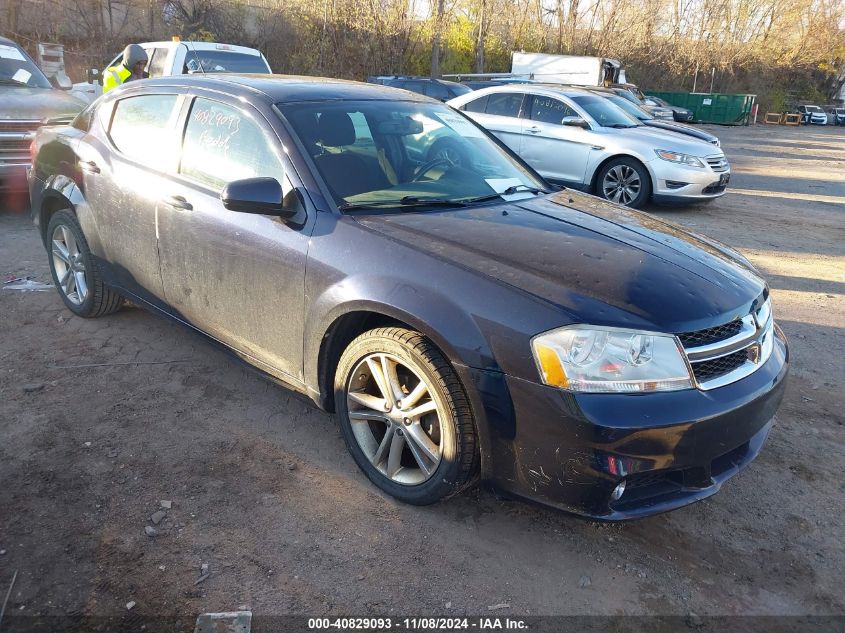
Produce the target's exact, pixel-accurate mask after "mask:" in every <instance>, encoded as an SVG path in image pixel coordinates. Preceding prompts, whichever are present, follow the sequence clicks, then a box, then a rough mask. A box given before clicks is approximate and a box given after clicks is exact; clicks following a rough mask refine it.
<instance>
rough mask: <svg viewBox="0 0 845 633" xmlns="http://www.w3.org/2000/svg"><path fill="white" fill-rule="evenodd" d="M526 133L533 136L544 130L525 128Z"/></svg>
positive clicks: (534, 126) (533, 126)
mask: <svg viewBox="0 0 845 633" xmlns="http://www.w3.org/2000/svg"><path fill="white" fill-rule="evenodd" d="M525 131H526V132H530V133H531V134H537V132H542V131H543V128H541V127H537V126H536V125H532V126H531V127H528V128H525Z"/></svg>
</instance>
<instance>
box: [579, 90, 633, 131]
mask: <svg viewBox="0 0 845 633" xmlns="http://www.w3.org/2000/svg"><path fill="white" fill-rule="evenodd" d="M572 100H573V101H574V102H575V103H577V104H578V105H579V106H580V107H581V108H583V109H584V110H586V112H587V114H589V115H590V117H591V118H592V119H593V120H594V121H595V122H596V123H598V124H599V125H601V126H602V127H617V128H623V127H637V126H639V125H642V124H641V123H640V122H639V121H638V120H637V119H636V118H634V117H632V116H631V115H630V114H628V113H627V112H624V111H623V110H622V109H621V108H620V107H619V106H617V105H615V104H613V103H611V102H610V101H608V100H607V99H604V98H602V97H594V96H592V95H590V96H588V95H579V96H576V97H572Z"/></svg>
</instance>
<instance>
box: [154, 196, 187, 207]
mask: <svg viewBox="0 0 845 633" xmlns="http://www.w3.org/2000/svg"><path fill="white" fill-rule="evenodd" d="M161 202H162V204H166V205H167V206H168V207H173V208H174V209H184V210H185V211H192V210H193V208H194V206H193V205H192V204H191V203H190V202H188V201H187V200H185V198H184V197H183V196H169V197H167V198H165V199H164V200H162V201H161Z"/></svg>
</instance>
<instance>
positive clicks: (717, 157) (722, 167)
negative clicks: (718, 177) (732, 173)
mask: <svg viewBox="0 0 845 633" xmlns="http://www.w3.org/2000/svg"><path fill="white" fill-rule="evenodd" d="M704 160H706V161H707V164H708V165H710V169H712V170H713V171H715V172H723V171H728V169H729V168H730V163H728V159H727V158H725V155H724V154H713V155H712V156H705V157H704Z"/></svg>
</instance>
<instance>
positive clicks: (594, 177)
mask: <svg viewBox="0 0 845 633" xmlns="http://www.w3.org/2000/svg"><path fill="white" fill-rule="evenodd" d="M620 158H629V159H631V160H633V161H636V162H637V163H639V164H640V165H641V166H642V167H643V169H645V171H646V173H647V174H648V177H649V178H650V179H651V190H652V192H653V191H654V190H655V189H656V187H657V181H656V179H655V178H654V173H652V171H651V169H650V168H649V166H648V164H647V163H646V162H645V161H644V160H643V159H642V158H640V157H639V156H636V155H635V154H629V153H623V154H613V155H612V156H608V157H607V158H605V159H604V160H603V161H601V162H600V163H599V164H598V165H596V167H595V169H594V170H593V175H592V176H591V177H590V193H593V194H596V193H597V186H598V180H599V174H600V173H601V171H602V169H604V168H605V166H606V165H607V164H608V163H610V162H613V161H614V160H618V159H620Z"/></svg>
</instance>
